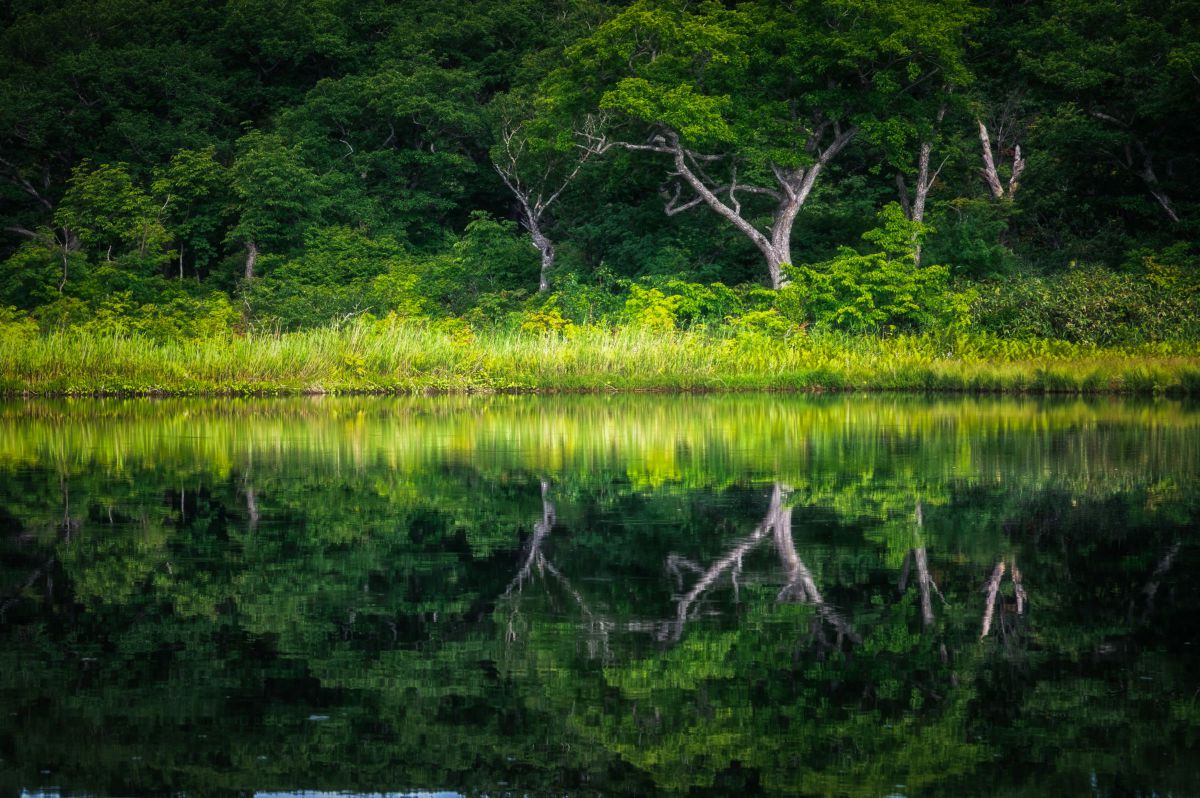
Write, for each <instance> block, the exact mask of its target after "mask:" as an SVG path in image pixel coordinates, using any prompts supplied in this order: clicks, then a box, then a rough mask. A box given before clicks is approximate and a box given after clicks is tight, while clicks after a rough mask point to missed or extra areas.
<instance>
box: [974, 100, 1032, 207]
mask: <svg viewBox="0 0 1200 798" xmlns="http://www.w3.org/2000/svg"><path fill="white" fill-rule="evenodd" d="M975 121H976V124H978V125H979V144H980V146H981V147H982V149H983V168H982V169H981V170H980V173H981V174H982V175H983V179H984V182H986V183H987V185H988V189H989V190H990V191H991V192H992V197H994V198H995V199H997V200H1006V199H1007V200H1011V199H1012V198H1013V197H1014V196H1016V193H1017V188H1019V187H1020V180H1021V173H1022V172H1024V171H1025V159H1024V158H1022V157H1021V145H1019V144H1018V145H1017V146H1016V147H1015V148H1014V150H1013V161H1012V170H1011V171H1010V172H1009V177H1008V184H1007V185H1005V184H1004V183H1003V182H1001V180H1000V173H999V171H998V170H997V169H996V160H995V156H994V155H993V153H992V141H991V139H990V138H989V136H988V130H987V127H985V126H984V124H983V122H982V121H981V120H978V119H977V120H975Z"/></svg>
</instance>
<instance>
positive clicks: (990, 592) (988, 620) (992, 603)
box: [979, 560, 1004, 640]
mask: <svg viewBox="0 0 1200 798" xmlns="http://www.w3.org/2000/svg"><path fill="white" fill-rule="evenodd" d="M1003 577H1004V561H1003V560H1001V561H1000V562H998V563H996V567H995V569H993V570H992V576H991V578H990V579H988V581H987V584H986V585H985V586H984V590H985V592H986V593H987V598H986V599H984V605H983V630H982V631H981V632H980V633H979V639H980V640H982V639H983V638H985V637H987V636H988V632H990V631H991V630H992V617H993V615H994V614H995V612H996V603H997V602H998V601H999V598H1000V580H1001V579H1002V578H1003Z"/></svg>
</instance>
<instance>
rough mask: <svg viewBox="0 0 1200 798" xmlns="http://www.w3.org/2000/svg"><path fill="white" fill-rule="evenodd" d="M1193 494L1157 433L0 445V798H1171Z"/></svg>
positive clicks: (912, 408)
mask: <svg viewBox="0 0 1200 798" xmlns="http://www.w3.org/2000/svg"><path fill="white" fill-rule="evenodd" d="M1198 482H1200V412H1197V410H1196V409H1195V408H1194V407H1192V406H1187V405H1181V404H1176V403H1166V402H1164V403H1153V404H1125V403H1121V402H1109V401H1105V402H1101V403H1087V402H1075V401H1071V402H1037V401H1020V400H954V401H922V400H914V399H897V398H870V397H838V398H832V399H800V398H776V397H766V398H763V397H682V398H659V397H653V398H650V397H647V398H636V397H635V398H629V397H621V398H572V399H530V398H511V397H500V398H492V399H481V400H464V399H431V400H413V401H397V400H328V399H326V400H313V401H310V400H297V401H274V402H261V401H260V402H208V401H194V402H185V401H178V402H163V403H149V402H74V403H37V404H32V403H31V404H19V405H18V404H14V405H5V406H0V554H2V555H3V559H2V563H3V565H2V567H0V710H2V711H0V790H4V791H7V792H10V793H11V794H14V795H15V794H18V793H21V794H33V793H34V792H35V791H36V790H47V791H48V790H51V785H53V790H54V791H55V792H56V793H58V794H63V795H66V794H89V795H118V794H119V795H128V794H164V793H168V792H169V793H205V794H209V793H211V794H225V793H228V794H235V793H236V794H239V795H245V794H248V793H258V794H264V795H268V794H269V795H283V794H287V795H298V794H339V795H342V794H366V793H371V794H402V795H409V794H420V795H443V794H444V795H459V794H461V795H498V794H514V795H525V794H528V795H542V794H545V795H563V794H571V795H647V794H653V793H666V794H695V795H706V794H712V795H730V794H738V795H750V794H778V795H785V794H787V795H795V794H804V795H885V794H905V795H970V794H988V795H1025V794H1047V795H1049V794H1064V793H1067V794H1074V793H1079V792H1087V793H1089V794H1098V795H1124V794H1130V793H1136V792H1141V793H1143V794H1150V793H1152V792H1158V793H1159V794H1192V793H1196V792H1200V774H1198V772H1197V770H1198V769H1197V767H1196V766H1195V765H1194V764H1193V763H1194V762H1196V761H1200V760H1197V759H1196V757H1195V754H1196V753H1197V751H1196V750H1195V749H1196V747H1197V745H1198V741H1200V735H1198V734H1197V732H1200V703H1198V702H1197V700H1196V695H1197V692H1198V691H1200V676H1198V675H1197V674H1198V673H1200V670H1197V667H1196V666H1197V664H1198V663H1197V662H1196V657H1195V651H1194V650H1195V647H1196V646H1197V645H1200V644H1198V643H1197V637H1198V636H1200V628H1198V626H1197V624H1196V622H1195V617H1196V614H1195V613H1196V611H1197V610H1198V609H1200V589H1198V588H1197V587H1196V585H1195V580H1192V579H1189V578H1188V577H1189V576H1190V575H1191V574H1192V573H1194V569H1195V566H1196V561H1197V556H1198V555H1197V547H1196V543H1197V520H1198V519H1200V484H1198ZM422 785H439V787H438V788H439V789H443V790H446V791H447V792H444V793H438V792H436V791H432V788H431V787H428V786H422ZM405 790H417V792H415V793H414V792H404V791H405ZM420 790H425V792H420ZM297 791H311V792H303V793H301V792H297Z"/></svg>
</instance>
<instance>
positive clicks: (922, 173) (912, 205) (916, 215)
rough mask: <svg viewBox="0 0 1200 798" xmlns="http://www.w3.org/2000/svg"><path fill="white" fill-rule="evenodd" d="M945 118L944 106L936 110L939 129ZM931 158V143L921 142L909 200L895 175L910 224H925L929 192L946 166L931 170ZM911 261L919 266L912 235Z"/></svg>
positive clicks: (918, 244) (917, 243) (918, 249)
mask: <svg viewBox="0 0 1200 798" xmlns="http://www.w3.org/2000/svg"><path fill="white" fill-rule="evenodd" d="M945 117H946V106H945V105H943V106H941V107H940V108H938V112H937V124H938V126H939V127H940V126H941V124H942V120H943V119H944V118H945ZM932 156H933V141H932V140H926V141H922V142H921V147H920V149H919V150H918V151H917V177H916V181H917V182H916V185H915V186H913V190H914V191H913V196H912V198H911V199H910V198H909V192H908V184H907V183H906V182H905V180H904V175H903V174H902V173H900V174H897V175H896V183H897V185H898V186H899V189H900V205H901V207H902V208H903V209H904V215H905V216H906V217H908V220H909V221H910V222H916V223H917V224H924V222H925V205H926V203H927V202H928V199H929V190H930V189H931V188H933V184H934V181H936V180H937V179H938V175H939V174H941V172H942V167H943V166H945V165H946V161H945V160H943V161H942V163H941V165H939V166H938V168H937V169H931V165H930V160H931V158H932ZM913 260H914V261H916V265H918V266H920V265H921V240H920V238H919V237H918V236H917V235H916V234H914V236H913Z"/></svg>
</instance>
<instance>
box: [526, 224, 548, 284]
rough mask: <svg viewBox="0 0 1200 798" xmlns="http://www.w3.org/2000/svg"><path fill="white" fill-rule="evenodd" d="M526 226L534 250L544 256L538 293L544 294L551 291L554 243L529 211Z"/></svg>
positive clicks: (539, 276)
mask: <svg viewBox="0 0 1200 798" xmlns="http://www.w3.org/2000/svg"><path fill="white" fill-rule="evenodd" d="M525 226H526V227H527V228H529V235H530V237H531V238H532V239H533V246H534V249H536V250H537V251H538V252H540V253H541V254H542V269H541V272H539V274H538V293H539V294H544V293H546V292H547V291H549V290H550V272H551V271H552V270H553V269H554V242H553V241H551V240H550V239H549V238H547V237H546V236H545V234H544V233H542V228H541V225H540V224H538V220H536V219H534V218H533V214H532V212H530V211H528V210H526V213H525Z"/></svg>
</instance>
